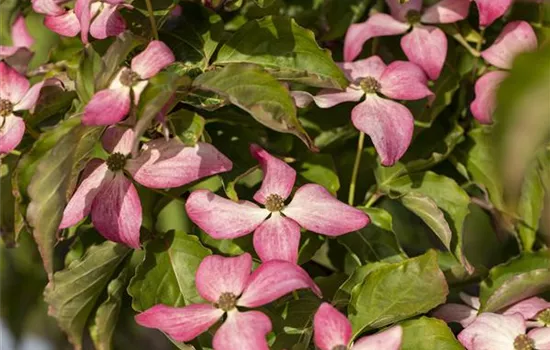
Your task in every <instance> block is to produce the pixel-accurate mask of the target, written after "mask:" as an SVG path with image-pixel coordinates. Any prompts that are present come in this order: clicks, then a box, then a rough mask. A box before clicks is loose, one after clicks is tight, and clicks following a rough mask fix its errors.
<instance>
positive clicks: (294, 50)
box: [214, 16, 348, 89]
mask: <svg viewBox="0 0 550 350" xmlns="http://www.w3.org/2000/svg"><path fill="white" fill-rule="evenodd" d="M230 63H255V64H259V65H261V66H263V67H264V68H265V69H267V70H268V71H269V72H270V73H271V74H273V75H274V76H275V77H277V78H278V79H282V80H290V81H294V82H298V83H302V84H306V85H311V86H318V87H326V88H335V89H343V88H345V87H346V86H347V85H348V81H347V79H346V77H345V76H344V73H343V72H342V71H341V70H340V68H338V66H337V65H336V64H335V63H334V61H333V60H332V57H331V55H330V51H328V50H323V49H321V48H320V47H319V45H318V44H317V42H316V41H315V36H314V35H313V33H312V32H311V31H310V30H307V29H305V28H302V27H300V26H299V25H298V24H296V22H295V21H294V20H293V19H289V18H286V17H278V16H268V17H264V18H262V19H259V20H253V21H250V22H248V23H246V24H245V25H243V26H242V27H241V28H240V29H239V30H238V31H237V32H236V33H235V34H234V35H233V36H232V37H231V38H230V39H229V41H228V42H226V43H225V44H224V45H223V46H222V48H221V49H220V51H219V53H218V57H217V59H216V61H215V62H214V64H217V65H227V64H230Z"/></svg>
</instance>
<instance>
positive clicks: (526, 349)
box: [514, 334, 535, 350]
mask: <svg viewBox="0 0 550 350" xmlns="http://www.w3.org/2000/svg"><path fill="white" fill-rule="evenodd" d="M514 349H515V350H534V349H535V342H534V341H533V339H531V338H529V337H528V336H527V334H520V335H518V336H517V337H516V339H514Z"/></svg>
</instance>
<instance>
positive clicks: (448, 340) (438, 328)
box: [400, 317, 464, 350]
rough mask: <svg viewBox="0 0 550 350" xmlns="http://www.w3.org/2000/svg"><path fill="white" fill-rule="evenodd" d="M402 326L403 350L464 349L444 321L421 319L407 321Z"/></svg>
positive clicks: (428, 318)
mask: <svg viewBox="0 0 550 350" xmlns="http://www.w3.org/2000/svg"><path fill="white" fill-rule="evenodd" d="M400 325H401V327H403V342H402V343H401V348H400V349H401V350H436V349H437V350H462V349H464V347H463V346H462V345H461V344H460V343H459V342H458V340H456V338H455V336H454V335H453V332H452V331H451V330H450V329H449V327H448V326H447V324H446V323H445V322H444V321H441V320H438V319H436V318H430V317H421V318H419V319H416V320H409V321H405V322H403V323H401V324H400Z"/></svg>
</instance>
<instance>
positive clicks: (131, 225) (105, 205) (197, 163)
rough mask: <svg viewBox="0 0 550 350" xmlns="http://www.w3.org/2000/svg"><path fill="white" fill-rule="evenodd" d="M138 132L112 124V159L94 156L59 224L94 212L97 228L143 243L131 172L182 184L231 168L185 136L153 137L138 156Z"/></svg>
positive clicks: (143, 180) (157, 184)
mask: <svg viewBox="0 0 550 350" xmlns="http://www.w3.org/2000/svg"><path fill="white" fill-rule="evenodd" d="M134 137H135V135H134V132H133V131H132V130H131V129H125V128H122V127H111V128H108V129H107V130H106V131H105V133H104V135H103V139H102V143H103V147H104V148H105V150H107V151H108V152H109V153H110V156H109V157H108V158H107V160H106V161H103V160H100V159H92V160H91V161H90V162H89V163H88V165H87V166H86V168H85V169H84V172H83V176H82V178H83V180H82V181H81V183H80V185H79V187H78V189H77V190H76V192H75V193H74V194H73V196H72V198H71V200H70V201H69V203H68V204H67V206H66V207H65V211H64V212H63V219H62V221H61V224H60V225H59V228H60V229H62V228H66V227H70V226H73V225H75V224H76V223H78V222H79V221H80V220H82V219H83V218H84V217H85V216H87V215H88V214H90V213H91V214H92V222H93V224H94V227H95V228H96V229H97V231H98V232H99V233H101V234H102V235H103V236H104V237H105V238H107V239H109V240H111V241H115V242H120V243H124V244H126V245H128V246H130V247H132V248H139V246H140V241H139V229H140V226H141V203H140V200H139V196H138V193H137V191H136V188H135V187H134V185H133V183H132V182H131V181H130V180H129V179H128V177H127V176H126V174H125V172H126V173H128V174H130V175H131V176H132V178H133V179H134V180H135V181H137V182H138V183H140V184H141V185H143V186H145V187H150V188H172V187H179V186H182V185H184V184H187V183H189V182H192V181H195V180H197V179H200V178H203V177H205V176H210V175H213V174H217V173H220V172H224V171H229V170H231V167H232V163H231V161H230V160H229V159H227V158H226V157H225V156H224V155H223V154H221V153H220V152H219V151H218V150H217V149H216V148H215V147H214V146H212V145H210V144H207V143H202V142H199V143H197V144H196V145H195V146H194V147H186V146H184V145H183V144H182V143H181V142H180V141H179V140H177V139H171V140H169V141H166V140H165V139H164V138H163V139H156V140H153V141H150V142H148V143H147V144H145V146H144V147H143V149H142V152H141V153H140V154H139V156H138V157H136V158H134V159H132V158H130V157H129V154H130V151H131V149H132V144H133V142H134Z"/></svg>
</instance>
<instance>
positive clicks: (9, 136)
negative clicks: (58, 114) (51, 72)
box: [0, 62, 57, 153]
mask: <svg viewBox="0 0 550 350" xmlns="http://www.w3.org/2000/svg"><path fill="white" fill-rule="evenodd" d="M0 82H1V84H0V153H9V152H10V151H12V150H14V149H15V148H16V147H17V145H19V143H20V142H21V140H22V138H23V134H24V133H25V123H24V121H23V118H21V117H18V116H16V115H15V114H14V112H18V111H24V110H30V111H32V110H33V109H34V106H35V105H36V102H37V101H38V98H39V97H40V90H41V89H42V87H43V86H46V85H54V84H57V80H55V79H47V80H44V81H41V82H39V83H37V84H34V85H33V86H32V87H31V84H30V82H29V81H28V80H27V78H26V77H25V76H24V75H22V74H20V73H18V72H17V71H16V70H14V69H13V68H11V67H10V66H8V65H7V64H6V63H5V62H0Z"/></svg>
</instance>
